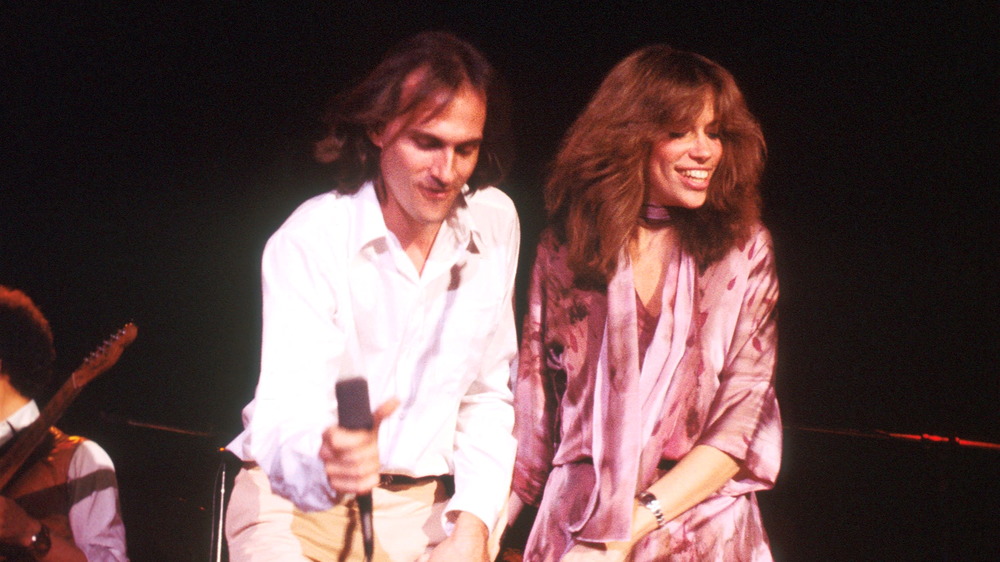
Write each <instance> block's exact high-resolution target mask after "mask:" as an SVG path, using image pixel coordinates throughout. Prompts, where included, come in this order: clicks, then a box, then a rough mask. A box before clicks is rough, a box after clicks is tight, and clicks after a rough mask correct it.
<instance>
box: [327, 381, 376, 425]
mask: <svg viewBox="0 0 1000 562" xmlns="http://www.w3.org/2000/svg"><path fill="white" fill-rule="evenodd" d="M336 391H337V415H338V416H339V421H338V422H337V423H338V424H339V425H340V427H343V428H347V429H371V428H372V425H373V424H374V420H373V419H372V410H371V403H370V402H369V401H368V381H366V380H365V379H363V378H361V377H353V378H349V379H344V380H341V381H337V387H336Z"/></svg>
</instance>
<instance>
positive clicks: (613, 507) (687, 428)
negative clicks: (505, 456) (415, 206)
mask: <svg viewBox="0 0 1000 562" xmlns="http://www.w3.org/2000/svg"><path fill="white" fill-rule="evenodd" d="M565 260H566V254H565V251H564V249H563V248H562V247H561V246H560V245H559V244H558V242H557V241H556V238H555V236H554V235H553V234H552V233H551V232H546V233H544V234H543V236H542V240H541V242H540V243H539V246H538V255H537V258H536V261H535V265H534V269H533V272H532V281H531V289H530V294H529V309H528V315H527V317H526V319H525V325H524V332H523V340H522V346H521V356H520V367H519V373H518V376H517V378H516V379H515V382H514V393H515V403H514V405H515V411H516V415H517V421H516V428H515V432H516V434H517V437H518V440H519V445H518V454H517V460H516V462H515V469H514V483H513V486H514V493H516V494H517V495H518V496H519V497H520V498H521V499H522V500H523V501H524V502H526V503H528V504H532V505H537V506H539V511H538V516H537V518H536V520H535V524H534V527H533V529H532V532H531V535H530V537H529V539H528V544H527V547H526V550H525V557H524V559H525V560H526V561H527V562H536V561H549V560H558V559H559V558H560V557H561V556H562V555H563V554H564V553H565V552H566V551H567V550H568V549H569V548H570V547H571V546H572V545H573V541H574V540H582V541H596V542H607V541H612V540H624V539H626V538H627V537H628V534H629V528H630V526H631V516H632V509H633V507H632V506H633V497H634V495H635V494H636V492H637V491H639V490H644V489H645V488H647V487H648V486H649V485H650V484H651V483H652V482H653V481H655V480H656V479H658V478H659V477H660V475H662V472H661V471H660V470H659V469H658V465H660V464H661V461H664V460H667V461H669V460H677V459H680V458H681V457H683V456H684V455H685V454H686V453H687V452H688V451H690V450H691V449H692V448H693V447H694V446H695V445H708V446H712V447H715V448H717V449H719V450H721V451H723V452H725V453H727V454H728V455H730V456H731V457H732V458H734V459H736V460H737V461H738V463H739V465H740V472H739V473H738V474H737V475H736V476H735V477H734V478H733V479H731V480H730V481H729V482H728V483H726V484H725V485H724V486H723V487H722V489H720V490H719V491H718V492H716V493H715V494H713V495H711V496H709V497H708V498H707V499H705V500H704V501H703V502H701V503H700V504H698V505H697V506H695V507H693V508H691V509H690V510H688V511H687V512H685V513H683V514H681V515H680V516H678V517H676V518H675V519H673V520H672V521H670V522H668V523H667V525H666V526H664V528H662V529H659V530H657V531H654V532H653V533H650V534H649V535H647V536H646V537H645V538H644V539H643V540H642V541H641V542H640V543H639V544H638V545H637V546H636V548H635V549H634V550H633V559H634V560H637V561H646V560H698V561H702V560H727V561H728V560H769V559H771V554H770V549H769V546H768V541H767V535H766V534H765V532H764V529H763V526H762V524H761V520H760V512H759V510H758V508H757V502H756V499H755V497H754V491H755V490H764V489H768V488H770V487H772V486H773V485H774V481H775V478H776V477H777V474H778V468H779V465H780V459H781V420H780V416H779V413H778V404H777V400H776V398H775V393H774V385H773V382H774V380H773V377H774V363H775V350H776V349H775V348H776V343H777V334H776V329H775V303H776V301H777V298H778V284H777V278H776V276H775V270H774V259H773V253H772V244H771V239H770V235H769V234H768V232H767V230H766V229H765V228H764V227H763V226H758V227H757V228H756V229H755V230H754V232H753V234H752V236H751V237H750V238H749V240H747V241H746V242H745V243H744V244H742V245H741V246H739V247H734V248H733V249H732V250H731V251H730V252H729V253H728V254H727V255H726V256H725V257H724V258H722V259H721V260H720V261H718V262H715V263H713V264H712V265H710V266H709V267H707V268H705V269H704V270H699V268H698V267H697V266H696V265H695V264H694V261H693V259H692V258H691V257H690V256H688V255H686V254H685V253H683V252H681V251H680V250H677V251H675V253H674V257H673V258H672V259H671V260H670V261H669V264H668V267H667V269H666V273H665V279H664V281H665V282H664V285H665V288H664V297H665V298H664V299H663V308H662V310H661V313H660V314H659V320H658V321H657V322H656V326H655V331H654V333H653V336H652V338H651V340H650V343H649V347H648V349H645V350H641V351H640V344H639V341H640V338H639V330H640V328H639V326H640V324H641V320H642V319H641V318H640V317H639V315H638V314H637V311H636V297H635V288H634V285H633V282H632V271H631V269H630V266H629V265H628V260H626V259H620V260H619V264H620V265H619V268H618V271H617V273H616V274H615V276H614V278H613V279H612V280H611V281H610V282H609V284H608V288H607V291H606V292H601V291H593V290H582V289H578V288H576V287H574V286H573V283H572V273H571V272H570V271H569V269H568V268H567V266H566V261H565ZM654 316H655V315H654Z"/></svg>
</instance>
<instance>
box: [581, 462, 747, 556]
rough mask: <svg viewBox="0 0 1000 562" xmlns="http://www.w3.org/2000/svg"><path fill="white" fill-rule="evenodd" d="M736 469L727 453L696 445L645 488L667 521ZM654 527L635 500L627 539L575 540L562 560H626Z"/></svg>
mask: <svg viewBox="0 0 1000 562" xmlns="http://www.w3.org/2000/svg"><path fill="white" fill-rule="evenodd" d="M738 471H739V465H738V464H737V463H736V461H735V460H733V458H732V457H730V456H729V455H727V454H726V453H723V452H722V451H720V450H718V449H716V448H714V447H710V446H708V445H697V446H695V447H694V448H693V449H691V451H690V452H689V453H688V454H687V455H684V457H683V458H681V460H680V461H679V462H678V463H677V465H676V466H674V467H673V468H672V469H670V471H669V472H667V473H666V474H664V475H663V476H662V477H660V479H659V480H657V481H656V482H653V484H652V485H651V486H650V487H649V488H647V489H646V491H647V492H649V493H651V494H653V495H654V496H656V499H657V501H659V503H660V509H661V510H662V512H663V518H664V521H670V520H671V519H673V518H675V517H677V516H678V515H680V514H682V513H684V512H685V511H687V510H688V509H690V508H692V507H694V506H695V505H698V504H699V503H701V502H702V501H703V500H705V498H707V497H709V496H710V495H712V494H713V493H715V492H716V491H718V490H719V488H721V487H722V486H723V485H724V484H725V483H726V482H728V481H729V479H730V478H732V477H733V476H735V475H736V473H737V472H738ZM656 528H657V523H656V517H655V516H654V515H653V512H652V511H650V510H649V509H647V508H646V507H645V506H643V505H641V504H640V503H639V501H638V500H636V501H635V502H634V505H633V509H632V537H631V539H630V540H628V541H621V542H611V543H607V544H577V545H576V546H574V547H573V548H572V549H570V551H569V552H568V553H567V554H566V556H564V557H563V560H564V561H576V562H583V561H587V560H625V559H627V557H628V554H629V552H631V550H632V547H634V546H635V545H636V544H637V543H638V542H639V541H640V540H642V538H643V537H645V536H646V535H648V534H649V533H651V532H653V531H655V530H656Z"/></svg>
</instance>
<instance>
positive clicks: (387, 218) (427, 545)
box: [226, 33, 520, 561]
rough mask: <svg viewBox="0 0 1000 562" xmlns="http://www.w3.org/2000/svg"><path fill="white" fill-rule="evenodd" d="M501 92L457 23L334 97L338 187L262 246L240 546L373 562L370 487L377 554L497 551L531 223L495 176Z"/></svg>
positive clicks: (245, 556) (238, 490) (332, 145)
mask: <svg viewBox="0 0 1000 562" xmlns="http://www.w3.org/2000/svg"><path fill="white" fill-rule="evenodd" d="M503 100H504V97H503V96H502V94H501V92H500V89H499V88H498V80H497V77H496V75H495V73H494V71H493V69H492V68H491V67H490V65H489V64H488V63H487V62H486V60H485V58H484V57H483V56H482V55H481V54H480V53H479V52H478V51H476V49H475V48H473V47H472V46H471V45H469V44H468V43H466V42H465V41H462V40H460V39H458V38H456V37H454V36H452V35H449V34H446V33H423V34H420V35H418V36H416V37H414V38H412V39H410V40H408V41H405V42H403V43H402V44H400V45H398V46H397V47H396V48H394V49H393V50H391V51H390V52H389V53H388V54H387V55H386V57H385V58H384V59H383V61H382V62H381V63H380V64H379V65H378V66H377V67H376V68H375V69H374V70H373V71H372V72H371V73H370V74H369V75H368V76H367V77H366V78H365V79H364V80H362V81H361V82H360V83H359V84H358V85H357V86H355V87H354V88H353V89H351V90H349V91H347V92H346V93H344V94H342V95H340V96H338V97H336V98H334V100H333V103H332V104H331V106H330V110H329V111H328V113H327V114H326V124H327V126H328V135H327V136H326V137H325V138H324V139H323V140H321V141H320V142H319V143H317V145H316V158H317V159H318V160H319V161H320V162H323V163H325V164H328V165H329V166H330V168H331V170H332V171H333V172H334V173H333V176H334V178H333V186H332V187H333V190H332V191H331V192H329V193H325V194H323V195H319V196H317V197H314V198H313V199H310V200H309V201H307V202H306V203H304V204H303V205H302V206H300V207H299V209H298V210H296V211H295V212H294V213H293V214H292V216H291V217H289V219H288V220H287V221H286V222H285V223H284V225H282V226H281V228H280V229H279V230H278V231H277V232H276V233H275V234H274V235H273V236H272V237H271V239H270V240H269V242H268V244H267V247H266V248H265V250H264V257H263V267H262V274H263V338H262V346H263V347H262V354H261V374H260V380H259V383H258V386H257V391H256V395H255V398H254V401H253V402H252V403H251V404H250V405H248V406H247V408H246V410H245V411H244V423H245V430H244V432H243V433H242V434H240V436H239V437H237V439H236V440H235V441H234V442H233V443H232V444H230V446H229V448H230V450H232V451H234V452H235V453H236V454H237V455H238V456H239V457H241V458H242V459H243V460H244V461H245V465H244V466H245V468H244V470H242V471H241V472H240V474H239V475H238V476H237V480H236V484H235V487H234V492H233V498H232V500H231V502H230V505H229V510H228V514H227V523H226V524H227V537H228V543H229V548H230V554H231V557H232V558H233V560H268V561H270V560H278V559H281V560H289V559H294V560H305V559H313V560H334V559H336V560H346V559H361V558H362V556H363V555H362V542H363V541H362V537H361V535H360V533H359V530H358V529H359V527H360V524H359V511H358V508H357V502H356V501H355V499H354V498H355V495H363V494H368V493H371V497H372V500H373V503H374V530H375V540H376V545H375V546H376V549H375V558H376V559H391V560H416V559H430V560H486V559H487V557H488V556H489V554H495V547H488V544H493V543H490V542H489V540H488V539H489V537H490V530H491V529H493V528H496V527H498V526H499V525H498V522H500V519H502V512H503V508H504V502H505V499H506V494H507V491H508V489H509V482H510V474H511V470H512V465H513V458H514V451H515V441H514V438H513V435H512V428H513V409H512V405H511V401H512V397H511V394H510V391H509V387H508V382H509V378H510V370H511V368H512V365H513V364H514V363H515V357H516V352H517V350H516V333H515V329H514V319H513V303H512V291H513V285H514V274H515V270H516V264H517V255H518V247H519V239H520V232H519V225H518V221H517V215H516V212H515V210H514V207H513V204H512V202H511V201H510V199H509V198H508V197H507V196H506V195H504V194H503V193H501V192H500V191H499V190H497V189H496V188H494V187H490V186H491V185H493V184H494V183H495V182H497V181H498V180H499V178H500V175H501V172H502V165H501V164H502V163H503V162H504V161H505V158H506V156H505V155H506V151H505V150H504V149H503V142H502V141H503V139H504V134H503V133H504V131H503V127H502V125H503V121H504V112H503V107H502V103H500V102H502V101H503ZM359 376H360V377H362V378H364V379H365V380H366V381H367V384H368V389H369V392H370V394H371V400H372V404H373V405H377V406H378V407H377V408H376V409H375V412H374V416H373V418H374V425H375V428H374V429H373V430H371V431H366V430H353V429H348V428H345V427H341V426H340V425H339V421H338V420H339V418H338V404H337V402H336V398H335V392H334V391H335V386H336V383H337V381H338V380H342V379H345V378H348V377H359ZM341 406H344V405H341ZM366 407H367V406H366ZM345 409H346V408H345ZM494 536H495V535H494ZM491 548H492V549H493V552H491V553H489V554H488V551H489V550H490V549H491Z"/></svg>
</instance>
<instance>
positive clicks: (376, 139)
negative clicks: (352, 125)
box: [368, 128, 384, 149]
mask: <svg viewBox="0 0 1000 562" xmlns="http://www.w3.org/2000/svg"><path fill="white" fill-rule="evenodd" d="M383 130H384V128H383ZM382 132H383V131H376V130H374V129H368V140H370V141H372V144H374V145H375V146H377V147H379V148H380V149H381V148H382V144H383V139H382Z"/></svg>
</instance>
